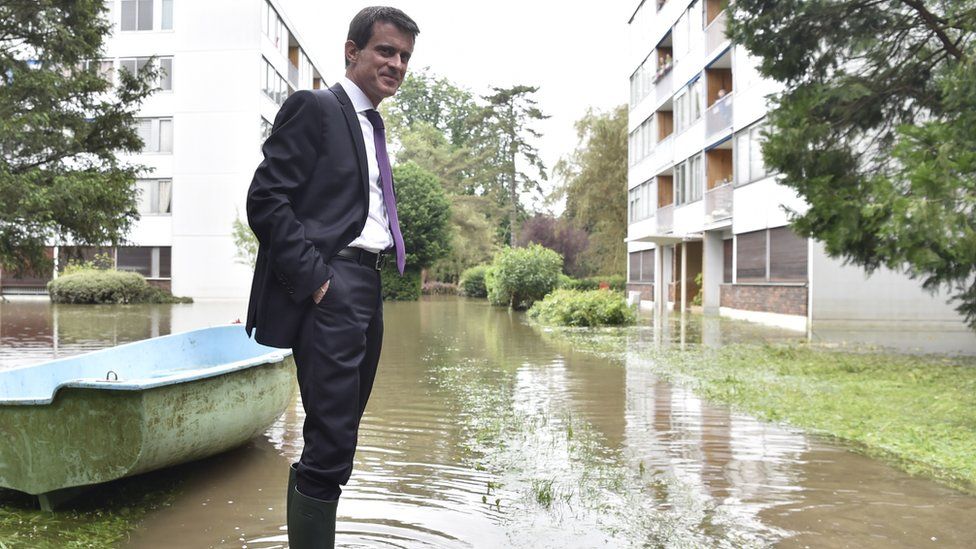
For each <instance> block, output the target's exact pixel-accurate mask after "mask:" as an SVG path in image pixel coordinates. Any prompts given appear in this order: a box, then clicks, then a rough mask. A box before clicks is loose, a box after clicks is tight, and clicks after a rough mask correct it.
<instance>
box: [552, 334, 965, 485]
mask: <svg viewBox="0 0 976 549" xmlns="http://www.w3.org/2000/svg"><path fill="white" fill-rule="evenodd" d="M562 335H563V336H566V337H570V338H572V339H574V341H576V342H577V343H579V344H581V345H582V346H583V347H585V348H588V349H590V350H594V351H598V352H601V353H606V352H614V351H615V352H619V353H626V352H628V351H627V350H626V349H628V348H630V352H634V349H635V348H639V347H641V345H640V344H637V345H635V343H634V340H633V339H634V338H629V337H627V336H626V333H625V332H621V331H618V332H616V333H611V332H606V331H604V332H601V333H597V334H590V335H587V334H585V333H582V332H578V331H577V332H566V333H564V334H562ZM636 352H638V353H639V355H640V356H641V357H643V358H647V359H649V364H650V365H651V367H652V368H653V369H654V370H655V371H656V372H657V373H658V374H660V375H661V376H662V377H665V378H667V379H669V380H671V381H673V382H676V383H679V384H682V385H685V386H689V387H691V388H692V389H693V390H695V391H696V392H697V393H698V394H699V395H700V396H702V397H703V398H706V399H708V400H711V401H715V402H722V403H726V404H729V405H731V406H732V407H733V408H736V409H739V410H742V411H745V412H748V413H750V414H752V415H755V416H756V417H759V418H761V419H764V420H768V421H776V422H780V421H782V422H786V423H788V424H791V425H794V426H797V427H800V428H804V429H806V430H809V431H813V432H816V433H818V434H822V435H827V436H829V437H834V438H837V439H840V440H844V441H848V442H851V443H853V444H854V446H855V448H856V449H858V450H859V451H861V452H862V453H865V454H867V455H871V456H874V457H880V458H882V459H885V460H886V461H888V462H891V463H893V464H894V465H896V466H898V467H900V468H902V469H904V470H905V471H907V472H909V473H912V474H919V475H924V476H927V477H930V478H933V479H936V480H938V481H940V482H943V483H945V484H948V485H950V486H953V487H954V488H957V489H960V490H963V491H966V492H969V493H976V359H973V358H965V357H962V358H959V357H943V356H935V355H929V356H916V355H900V354H894V353H884V352H853V351H839V350H835V349H827V348H821V347H817V346H809V345H805V344H796V343H793V344H744V343H737V344H731V345H727V346H724V347H721V348H717V349H716V348H700V347H694V348H690V349H688V350H683V351H682V350H677V349H669V350H658V349H653V348H641V349H639V350H637V351H636Z"/></svg>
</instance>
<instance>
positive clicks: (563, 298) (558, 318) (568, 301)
mask: <svg viewBox="0 0 976 549" xmlns="http://www.w3.org/2000/svg"><path fill="white" fill-rule="evenodd" d="M529 316H530V317H532V318H534V319H536V320H538V321H539V322H541V323H543V324H554V325H559V326H620V325H625V324H633V323H634V322H636V320H637V312H636V311H635V309H634V307H631V306H629V305H627V300H626V299H624V296H623V294H621V293H619V292H612V291H609V290H583V291H581V290H564V289H560V290H556V291H554V292H552V293H551V294H549V295H547V296H546V297H545V299H543V300H542V301H540V302H538V303H536V304H535V305H533V306H532V308H531V309H529Z"/></svg>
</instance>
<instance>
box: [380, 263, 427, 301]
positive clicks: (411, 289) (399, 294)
mask: <svg viewBox="0 0 976 549" xmlns="http://www.w3.org/2000/svg"><path fill="white" fill-rule="evenodd" d="M390 263H393V262H392V261H390V262H388V263H387V266H385V267H383V270H382V271H380V277H381V279H382V282H383V300H384V301H416V300H418V299H420V271H417V270H414V269H407V270H406V271H404V273H403V276H400V273H399V272H397V269H396V266H393V265H390Z"/></svg>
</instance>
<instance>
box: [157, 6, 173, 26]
mask: <svg viewBox="0 0 976 549" xmlns="http://www.w3.org/2000/svg"><path fill="white" fill-rule="evenodd" d="M162 11H163V13H162V21H160V28H162V29H163V30H173V0H163V10H162Z"/></svg>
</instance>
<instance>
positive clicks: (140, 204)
mask: <svg viewBox="0 0 976 549" xmlns="http://www.w3.org/2000/svg"><path fill="white" fill-rule="evenodd" d="M152 183H153V182H152V181H149V180H146V179H140V180H138V181H136V192H137V193H138V196H137V197H136V209H137V210H138V211H139V213H141V214H147V213H153V207H152V194H153V193H152Z"/></svg>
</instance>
